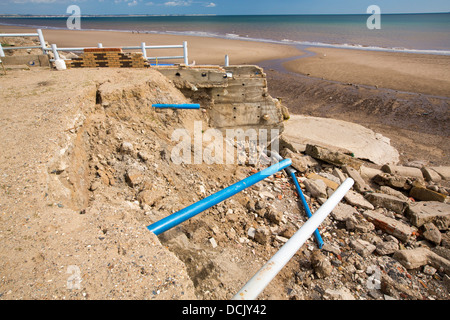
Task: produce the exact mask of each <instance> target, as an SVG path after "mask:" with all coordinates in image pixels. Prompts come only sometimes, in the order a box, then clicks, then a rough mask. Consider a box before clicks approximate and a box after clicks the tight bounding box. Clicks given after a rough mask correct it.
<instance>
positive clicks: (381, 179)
mask: <svg viewBox="0 0 450 320" xmlns="http://www.w3.org/2000/svg"><path fill="white" fill-rule="evenodd" d="M373 181H374V182H375V183H376V184H378V185H380V186H389V187H392V188H399V189H403V190H409V189H411V184H410V181H409V179H408V178H407V177H399V176H393V175H391V174H389V173H382V174H377V175H376V176H375V177H373Z"/></svg>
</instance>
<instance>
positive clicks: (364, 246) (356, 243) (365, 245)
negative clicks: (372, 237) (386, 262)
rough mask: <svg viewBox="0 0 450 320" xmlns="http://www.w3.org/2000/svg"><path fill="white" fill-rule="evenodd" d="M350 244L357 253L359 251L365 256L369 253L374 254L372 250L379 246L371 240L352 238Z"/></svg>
mask: <svg viewBox="0 0 450 320" xmlns="http://www.w3.org/2000/svg"><path fill="white" fill-rule="evenodd" d="M350 246H351V247H352V248H353V249H355V251H356V252H357V253H359V254H360V255H361V256H363V257H367V256H368V255H370V254H372V252H374V251H375V249H376V248H377V247H376V246H374V245H373V244H371V243H370V242H367V241H365V240H362V239H356V240H352V241H351V242H350Z"/></svg>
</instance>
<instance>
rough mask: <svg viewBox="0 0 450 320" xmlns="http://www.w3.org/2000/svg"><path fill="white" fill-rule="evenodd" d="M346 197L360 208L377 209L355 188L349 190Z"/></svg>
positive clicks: (346, 199) (350, 202)
mask: <svg viewBox="0 0 450 320" xmlns="http://www.w3.org/2000/svg"><path fill="white" fill-rule="evenodd" d="M344 199H345V201H347V202H348V203H349V204H351V205H352V206H357V207H359V208H362V209H368V210H373V209H375V207H374V206H373V205H372V204H371V203H370V202H369V201H367V200H366V199H365V198H364V196H362V195H361V194H359V193H357V192H355V191H353V190H349V191H348V192H347V194H346V195H345V196H344Z"/></svg>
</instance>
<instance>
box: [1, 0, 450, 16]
mask: <svg viewBox="0 0 450 320" xmlns="http://www.w3.org/2000/svg"><path fill="white" fill-rule="evenodd" d="M69 5H78V6H79V7H80V10H81V15H83V14H86V15H88V14H158V15H161V14H218V15H235V14H365V13H366V10H367V7H369V6H370V5H378V6H379V7H380V8H381V13H428V12H450V0H395V1H394V0H340V1H337V0H277V1H274V0H205V1H197V0H152V1H151V0H0V14H37V15H42V14H49V15H66V14H67V13H66V11H67V7H68V6H69Z"/></svg>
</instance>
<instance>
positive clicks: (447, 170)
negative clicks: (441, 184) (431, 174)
mask: <svg viewBox="0 0 450 320" xmlns="http://www.w3.org/2000/svg"><path fill="white" fill-rule="evenodd" d="M431 169H433V170H434V171H436V172H437V173H438V174H439V175H440V176H441V178H442V179H443V180H450V167H431Z"/></svg>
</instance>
